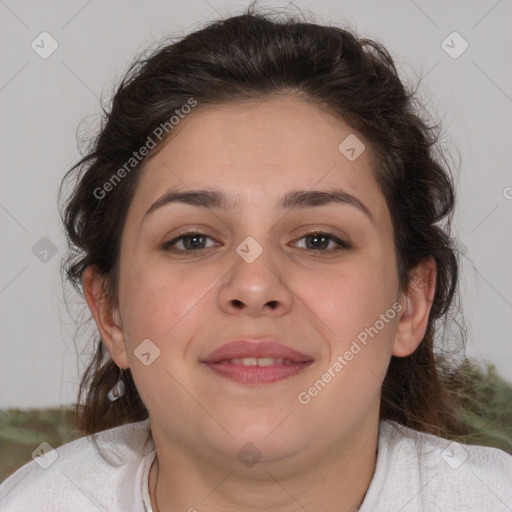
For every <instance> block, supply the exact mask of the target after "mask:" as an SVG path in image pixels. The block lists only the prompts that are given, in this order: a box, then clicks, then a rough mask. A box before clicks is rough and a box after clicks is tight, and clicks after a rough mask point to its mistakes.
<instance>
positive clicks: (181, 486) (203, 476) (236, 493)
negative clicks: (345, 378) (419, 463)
mask: <svg viewBox="0 0 512 512" xmlns="http://www.w3.org/2000/svg"><path fill="white" fill-rule="evenodd" d="M154 438H155V436H154ZM157 441H158V436H156V439H155V447H156V450H157V454H158V456H157V457H156V458H155V462H154V464H153V466H152V468H151V471H150V475H149V489H150V495H151V504H152V507H153V511H154V512H171V511H175V510H186V511H190V512H197V511H198V510H201V512H221V511H222V512H227V511H237V512H254V510H255V508H257V509H258V510H266V511H268V512H292V511H294V512H295V511H297V510H298V508H297V507H300V508H302V509H303V510H322V511H323V512H355V511H357V510H358V507H359V506H360V505H361V503H362V502H363V500H364V497H365V494H366V491H367V490H368V487H369V485H370V482H371V480H372V477H373V473H374V470H375V464H376V451H377V441H378V421H377V424H376V425H373V428H370V429H361V430H359V431H358V432H357V435H356V437H355V438H354V439H351V440H350V441H345V442H343V443H341V442H340V443H338V446H337V447H336V448H334V449H330V450H329V452H328V453H323V454H321V456H320V457H319V458H318V459H317V460H316V461H314V462H313V463H311V461H310V460H305V457H304V456H303V455H302V456H301V455H297V456H296V457H294V459H295V460H293V461H292V460H287V461H285V462H283V460H281V461H275V462H269V463H265V464H263V463H257V464H256V465H254V466H253V467H252V468H250V469H249V470H247V471H245V472H239V471H235V470H234V469H233V468H230V467H228V466H225V465H220V464H217V465H216V464H212V460H211V459H209V458H208V457H205V458H203V459H201V460H196V457H194V456H193V455H191V454H190V453H187V452H186V451H184V450H182V449H180V447H179V445H178V446H176V447H174V448H175V449H173V450H171V451H167V452H166V451H164V450H162V449H160V450H159V447H158V442H157ZM176 468H179V471H177V470H176ZM302 468H306V469H302Z"/></svg>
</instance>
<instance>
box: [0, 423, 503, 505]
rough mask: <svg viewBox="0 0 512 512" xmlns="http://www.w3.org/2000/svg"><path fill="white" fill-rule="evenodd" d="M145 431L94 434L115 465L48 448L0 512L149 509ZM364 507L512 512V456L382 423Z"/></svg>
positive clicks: (13, 480)
mask: <svg viewBox="0 0 512 512" xmlns="http://www.w3.org/2000/svg"><path fill="white" fill-rule="evenodd" d="M148 432H149V420H146V421H143V422H140V423H132V424H129V425H123V426H121V427H116V428H113V429H110V430H106V431H104V432H101V433H99V434H98V435H97V440H98V446H100V448H101V449H102V450H103V451H104V452H105V454H106V455H108V457H109V458H111V459H112V461H113V462H117V463H118V465H117V466H113V465H110V464H108V463H107V462H105V460H103V458H102V457H101V456H100V454H99V453H98V452H97V450H96V449H95V447H94V445H93V443H92V442H91V436H88V437H83V438H80V439H77V440H76V441H73V442H71V443H68V444H65V445H63V446H60V447H58V448H56V450H55V451H51V450H50V449H49V447H46V448H44V447H43V449H42V450H43V451H42V452H41V453H43V455H41V456H40V457H37V458H36V460H33V461H31V462H29V463H28V464H26V465H24V466H23V467H21V468H20V469H18V471H16V472H15V473H14V474H13V475H11V476H10V477H9V478H8V479H7V480H5V482H3V483H2V484H0V512H36V511H37V512H43V511H49V512H97V511H108V512H146V510H148V511H149V510H151V505H150V500H149V494H148V473H149V468H150V466H151V463H152V461H153V459H154V457H155V451H154V445H153V443H152V442H151V441H150V442H149V443H146V441H147V438H148ZM48 450H50V451H48ZM56 456H57V457H56ZM420 460H421V462H420ZM44 466H47V467H44ZM359 510H360V512H399V511H400V512H413V511H414V512H434V511H436V512H458V511H460V512H468V511H475V512H476V511H478V512H487V511H492V512H501V511H503V512H505V511H506V512H510V511H511V510H512V455H509V454H507V453H506V452H504V451H502V450H498V449H496V448H487V447H482V446H470V445H463V444H459V443H452V442H450V441H447V440H446V439H443V438H440V437H436V436H432V435H429V434H425V433H422V432H417V431H415V430H411V429H409V428H406V427H403V426H401V425H399V424H397V423H395V422H392V421H381V422H380V424H379V439H378V452H377V462H376V467H375V472H374V475H373V478H372V481H371V483H370V486H369V488H368V492H367V493H366V496H365V499H364V501H363V503H362V505H361V507H360V509H359ZM311 512H317V511H311Z"/></svg>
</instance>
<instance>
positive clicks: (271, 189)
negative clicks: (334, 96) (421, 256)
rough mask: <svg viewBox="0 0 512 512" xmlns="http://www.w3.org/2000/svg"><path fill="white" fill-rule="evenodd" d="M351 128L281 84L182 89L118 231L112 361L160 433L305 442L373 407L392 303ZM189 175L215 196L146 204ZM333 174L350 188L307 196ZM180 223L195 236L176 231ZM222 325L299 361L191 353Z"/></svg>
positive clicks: (191, 185) (353, 425)
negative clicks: (191, 104) (187, 106)
mask: <svg viewBox="0 0 512 512" xmlns="http://www.w3.org/2000/svg"><path fill="white" fill-rule="evenodd" d="M347 137H350V138H349V139H348V140H347V141H345V139H346V138H347ZM357 137H358V139H356V138H354V131H353V130H352V129H351V128H350V127H349V126H348V125H347V124H345V123H344V122H342V121H340V120H339V119H337V118H334V117H331V116H330V115H328V114H326V113H323V112H321V111H319V110H318V109H317V108H315V107H313V106H311V105H309V104H307V103H305V102H304V101H302V100H300V99H297V98H292V97H289V96H278V97H275V98H272V99H268V100H264V101H263V100H262V101H261V102H254V103H251V104H241V103H239V104H232V105H229V106H222V107H205V108H201V106H200V105H199V106H198V107H197V108H196V109H195V110H194V111H193V112H192V113H191V114H190V115H189V116H188V117H187V118H185V119H184V120H182V121H181V122H180V124H179V125H178V126H177V127H175V128H174V130H173V134H172V139H171V140H170V141H168V142H167V143H166V145H165V146H164V147H163V149H162V150H161V151H160V152H158V153H157V154H156V155H155V156H153V157H152V158H151V159H149V160H148V161H147V162H146V164H145V166H144V169H143V171H142V174H141V176H140V178H141V179H140V182H139V185H138V188H137V190H136V193H135V196H134V198H133V201H132V203H131V205H130V208H129V212H128V215H127V218H126V223H125V226H124V231H123V234H122V244H121V259H120V282H119V308H120V310H119V313H120V318H121V322H122V326H123V344H124V349H125V353H123V354H122V355H117V356H116V362H118V364H120V365H122V366H124V365H126V366H130V368H131V370H132V373H133V376H134V380H135V383H136V386H137V389H138V390H139V393H140V395H141V397H142V399H143V401H144V403H145V405H146V407H147V409H148V411H149V413H150V418H151V424H152V428H153V431H154V433H155V432H159V433H160V434H159V435H160V436H161V437H165V438H166V440H167V441H168V442H169V443H175V444H176V445H178V443H179V444H180V446H182V447H183V446H186V447H187V448H188V449H190V450H196V452H197V453H200V454H202V455H204V456H210V457H211V456H215V457H217V458H218V459H217V460H221V459H220V458H222V457H237V454H239V455H238V457H240V456H241V455H240V454H243V453H245V452H244V451H243V450H245V451H247V450H248V451H249V452H251V450H253V451H254V453H252V454H250V455H251V456H253V458H254V457H256V458H259V457H261V458H262V459H261V460H267V461H270V460H277V459H282V458H285V457H288V456H291V455H293V454H299V453H300V454H302V456H304V457H311V458H314V457H322V456H325V455H326V454H329V453H332V451H331V450H332V449H333V446H335V445H336V444H338V445H339V447H340V448H341V447H343V446H344V445H343V442H344V440H345V441H346V439H347V438H349V437H350V436H351V435H356V433H357V432H358V431H364V428H365V425H368V424H369V422H375V421H376V420H377V419H378V412H379V400H380V388H381V383H382V380H383V378H384V375H385V373H386V369H387V367H388V363H389V360H390V356H391V353H392V350H393V344H394V342H395V338H396V333H397V330H396V328H397V321H398V319H399V317H400V313H399V311H400V310H401V308H402V305H403V304H404V302H403V301H402V304H399V303H398V302H397V300H398V299H399V298H400V295H399V289H398V275H397V270H396V259H395V252H394V245H393V229H392V224H391V219H390V215H389V211H388V209H387V206H386V203H385V200H384V197H383V195H382V194H381V192H380V191H379V188H378V186H377V183H376V181H375V179H374V177H373V176H372V171H371V168H370V147H369V145H368V143H367V141H364V140H363V139H362V138H361V136H359V135H358V136H357ZM344 141H345V142H344ZM362 144H365V145H366V147H365V149H363V146H362ZM340 145H341V146H340ZM351 148H352V149H351ZM361 150H362V152H361ZM358 153H360V154H359V155H358ZM199 189H200V190H208V191H210V192H215V193H216V194H218V195H219V196H223V197H225V198H226V200H225V203H226V204H225V205H223V204H222V205H216V204H215V205H214V204H213V203H209V202H207V201H206V200H205V199H204V198H203V199H202V200H199V202H196V204H187V203H185V202H179V201H173V202H167V203H164V204H161V205H160V206H159V207H155V208H153V209H152V210H151V211H150V212H148V210H150V209H151V207H152V205H154V204H155V203H156V202H157V201H159V200H160V199H161V198H162V197H164V196H165V195H166V194H169V192H171V191H174V192H183V193H187V194H190V193H192V192H193V191H197V190H199ZM334 190H336V191H337V192H338V193H344V194H350V195H351V196H353V197H354V198H355V199H353V200H351V201H348V200H347V201H341V200H336V201H334V200H332V201H327V200H325V199H326V196H324V197H321V196H317V197H316V198H315V197H312V196H311V194H313V193H316V194H318V192H320V191H324V192H332V191H334ZM299 191H300V195H301V196H303V199H302V200H301V201H293V198H297V197H299ZM293 194H295V195H293ZM308 197H310V200H308ZM346 197H348V196H346ZM285 198H287V199H288V201H287V203H286V204H285V206H283V205H282V202H283V201H284V199H285ZM290 198H291V201H290ZM105 200H108V199H105ZM231 203H234V204H231ZM187 232H196V233H200V234H201V235H200V236H197V235H196V237H194V236H193V235H192V236H189V237H188V238H181V239H179V237H180V236H181V235H184V234H185V233H187ZM315 233H323V234H324V237H322V235H321V234H320V235H317V236H316V237H315ZM325 234H328V235H329V236H326V235H325ZM337 239H339V240H341V241H342V243H343V244H347V245H346V246H344V245H339V244H338V243H337V242H336V240H337ZM173 240H174V243H173V244H171V243H170V242H172V241H173ZM144 340H146V341H144ZM147 340H150V341H147ZM233 340H247V342H248V344H249V345H250V347H254V344H255V343H257V342H258V341H261V340H274V341H275V342H277V343H280V344H281V345H283V346H284V347H286V348H289V349H293V350H295V351H298V352H300V353H301V354H303V355H304V356H306V357H305V358H303V359H305V360H306V361H308V362H306V363H301V364H299V363H294V364H293V365H291V366H286V364H285V363H283V362H279V361H277V362H276V360H275V359H274V360H272V359H265V360H263V361H262V360H260V361H259V363H261V364H262V365H264V364H268V365H270V366H268V367H265V368H263V369H258V368H256V367H254V366H253V367H247V366H244V365H243V364H240V363H241V361H234V362H233V361H232V360H231V362H229V361H228V362H224V363H219V362H217V363H211V364H206V363H205V361H207V360H209V359H211V358H210V355H211V354H212V352H213V351H214V350H215V349H218V348H219V347H221V346H222V345H224V344H226V343H228V342H231V341H233ZM141 343H143V344H142V345H141ZM358 347H359V348H358ZM242 349H243V350H247V351H248V354H247V355H248V356H250V354H249V352H250V349H249V348H247V347H246V348H243V347H242ZM263 352H265V350H263ZM263 352H261V353H258V354H260V355H269V354H266V353H265V354H264V353H263ZM270 352H272V351H270ZM272 353H276V352H272ZM235 354H236V355H237V356H242V355H243V354H241V353H238V352H237V353H235ZM224 355H225V354H224ZM253 355H254V354H253ZM271 356H272V354H270V355H269V357H271ZM274 357H276V356H274ZM254 362H255V361H254V360H253V361H245V364H254ZM336 363H337V364H336ZM220 364H223V365H224V368H220V366H215V365H220ZM265 379H266V380H265ZM248 442H250V443H252V445H254V447H256V448H257V449H255V448H254V447H253V446H252V445H246V443H248ZM244 446H245V448H243V447H244ZM242 448H243V450H242V452H239V450H241V449H242Z"/></svg>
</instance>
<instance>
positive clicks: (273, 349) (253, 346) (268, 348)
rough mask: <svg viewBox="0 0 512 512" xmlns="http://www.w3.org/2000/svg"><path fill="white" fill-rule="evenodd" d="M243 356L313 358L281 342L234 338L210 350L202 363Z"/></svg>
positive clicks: (298, 360)
mask: <svg viewBox="0 0 512 512" xmlns="http://www.w3.org/2000/svg"><path fill="white" fill-rule="evenodd" d="M245 357H255V358H260V357H273V358H276V359H277V358H282V359H289V360H290V361H292V362H294V363H304V362H307V361H312V360H313V359H312V358H311V357H309V356H307V355H305V354H302V353H301V352H298V351H297V350H294V349H293V348H290V347H286V346H285V345H282V344H281V343H279V342H277V341H274V340H268V341H249V340H245V339H244V340H235V341H231V342H229V343H225V344H224V345H221V346H220V347H218V348H216V349H215V350H214V351H213V352H211V353H210V354H209V355H208V356H207V358H206V359H204V360H203V362H204V363H219V362H221V361H224V360H226V359H238V358H245Z"/></svg>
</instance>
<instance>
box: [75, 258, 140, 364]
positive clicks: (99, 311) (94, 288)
mask: <svg viewBox="0 0 512 512" xmlns="http://www.w3.org/2000/svg"><path fill="white" fill-rule="evenodd" d="M104 279H105V278H104V277H103V276H101V275H100V274H99V272H98V271H97V269H95V267H94V266H92V265H89V266H88V267H87V268H86V269H85V271H84V273H83V276H82V285H83V289H84V295H85V300H86V301H87V304H88V306H89V309H90V310H91V313H92V315H93V317H94V320H95V321H96V325H97V327H98V330H99V332H100V335H101V339H102V340H103V343H104V344H105V346H106V347H107V350H108V351H109V352H110V355H111V356H112V359H113V360H114V362H115V363H116V364H117V366H119V367H120V368H123V369H126V368H129V366H130V364H129V362H128V358H127V357H126V346H125V341H124V335H123V329H122V327H121V323H120V321H119V311H118V309H117V308H115V306H113V304H112V300H110V299H109V298H108V297H107V296H106V294H105V290H104Z"/></svg>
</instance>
